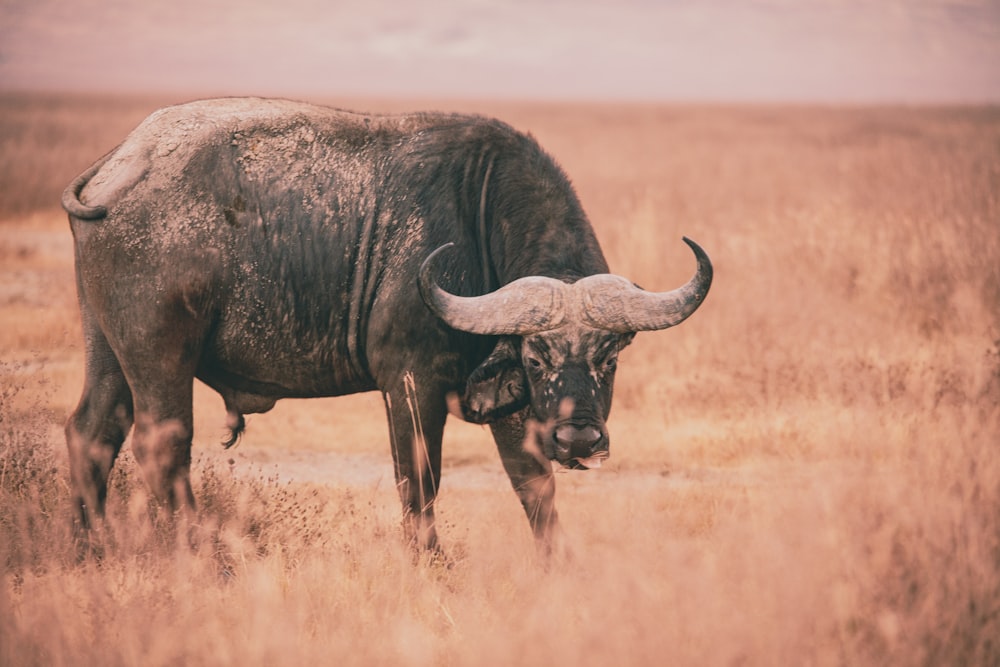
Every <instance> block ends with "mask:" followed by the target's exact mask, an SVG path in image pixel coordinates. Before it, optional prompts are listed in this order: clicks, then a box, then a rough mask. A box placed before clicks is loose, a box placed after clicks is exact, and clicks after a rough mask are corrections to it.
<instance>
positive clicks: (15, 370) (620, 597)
mask: <svg viewBox="0 0 1000 667" xmlns="http://www.w3.org/2000/svg"><path fill="white" fill-rule="evenodd" d="M168 101H180V100H152V99H110V98H101V99H97V98H85V97H65V98H57V97H41V96H35V97H18V96H11V95H8V96H5V97H2V98H0V360H2V365H0V506H2V510H0V580H2V583H0V664H3V665H82V664H101V665H108V666H113V665H181V664H183V665H197V664H240V665H244V664H249V665H302V664H331V665H332V664H337V665H380V664H384V665H479V664H484V665H581V666H588V665H608V664H620V665H890V664H891V665H996V664H1000V449H998V446H1000V437H998V436H1000V350H998V345H1000V109H996V108H994V109H972V108H945V109H931V108H918V109H914V108H873V109H867V108H852V109H838V108H805V107H803V108H778V107H766V106H756V107H732V108H728V107H696V106H678V107H667V106H665V107H656V106H646V107H644V106H630V107H616V106H611V105H608V106H600V105H593V106H570V105H551V104H550V105H531V104H513V103H507V104H493V105H490V104H485V103H480V104H477V105H462V104H458V103H450V104H446V103H435V104H426V103H424V104H422V103H417V102H413V103H407V104H402V103H393V104H389V103H385V102H381V103H375V102H371V103H364V102H343V101H337V102H338V103H340V104H342V105H345V106H367V107H369V108H390V107H392V108H397V109H398V108H403V107H408V108H413V107H428V106H434V107H438V108H449V109H464V110H475V111H481V112H485V113H490V114H492V115H497V116H500V117H502V118H504V119H506V120H508V121H509V122H511V123H512V124H514V125H515V126H517V127H519V128H522V129H525V130H529V131H531V132H532V134H534V136H535V137H537V138H538V139H539V141H540V142H541V143H542V145H543V146H545V147H546V148H547V149H548V150H549V151H550V152H551V153H552V154H553V155H554V156H555V157H556V158H557V159H558V160H559V162H560V163H561V164H562V165H563V167H564V168H565V169H566V171H567V172H568V173H569V174H570V176H571V178H572V179H573V180H574V183H575V184H576V187H577V190H578V193H579V194H580V197H581V199H582V200H583V203H584V206H585V207H586V208H587V210H588V211H589V213H590V216H591V219H592V221H593V223H594V226H595V227H596V229H597V233H598V237H599V238H600V239H601V241H602V243H603V246H604V248H605V252H606V254H607V255H608V258H609V261H610V263H611V265H612V268H613V270H615V271H616V272H618V273H621V274H624V275H627V276H629V277H631V278H632V279H633V280H635V281H636V282H638V283H639V284H641V285H643V286H644V287H646V288H654V289H668V288H672V287H674V286H676V285H679V284H680V283H681V282H683V281H684V280H686V279H687V278H688V277H689V275H690V274H691V273H692V272H693V270H694V262H693V260H692V258H691V256H690V252H689V251H688V250H687V248H686V247H685V246H684V245H683V244H682V243H681V242H680V237H681V236H682V235H688V236H690V237H692V238H694V239H695V240H697V241H698V242H699V243H700V244H702V245H703V246H704V248H705V249H706V250H707V251H708V252H709V254H710V255H711V257H712V259H713V261H714V263H715V266H716V279H715V284H714V286H713V287H712V292H711V294H710V295H709V298H708V300H707V302H706V304H705V306H704V307H703V308H702V309H701V310H700V311H699V312H698V313H697V314H695V316H694V317H692V318H691V320H690V321H688V322H686V323H685V324H683V325H682V326H680V327H678V328H676V329H672V330H670V331H667V332H661V333H654V334H642V335H640V336H638V337H637V339H636V342H635V343H634V344H633V345H632V346H631V347H630V348H629V349H628V350H626V352H625V353H623V355H622V364H621V370H620V371H619V375H618V377H619V379H618V386H617V391H616V398H615V409H614V411H613V414H612V418H611V422H610V424H609V426H610V430H611V434H612V442H613V447H612V459H611V461H610V462H609V463H608V464H607V465H606V466H605V467H604V468H602V469H601V470H599V471H590V472H585V473H575V472H573V473H566V474H560V475H559V476H558V486H559V491H558V496H557V497H558V503H559V507H560V510H561V513H562V516H563V522H564V524H565V528H566V532H567V536H568V540H569V543H570V545H571V547H572V550H573V555H572V557H571V559H569V560H567V561H565V562H563V561H559V562H556V563H553V564H552V566H551V567H549V568H545V567H543V564H542V563H541V562H540V561H539V559H538V557H537V556H536V554H535V552H534V547H533V544H532V541H531V537H530V532H529V530H528V526H527V522H526V521H525V519H524V516H523V514H522V512H521V509H520V507H519V505H518V503H517V500H516V498H515V495H514V494H513V492H512V491H511V490H510V488H509V484H508V482H507V481H506V478H505V477H504V476H503V473H502V471H501V467H500V463H499V459H498V456H497V454H496V452H495V451H494V449H493V446H492V443H491V440H490V437H489V434H488V432H487V431H486V430H483V429H481V428H479V427H473V426H469V425H466V424H461V423H452V424H450V425H449V431H448V434H447V436H446V443H445V471H444V480H443V491H442V494H441V496H440V500H439V510H438V519H439V522H440V525H439V534H440V535H441V538H442V541H443V543H444V546H445V548H446V549H447V551H448V554H449V556H450V560H449V561H448V562H447V563H444V562H442V561H440V560H435V559H418V560H417V561H416V562H414V560H413V557H412V555H411V554H410V553H409V552H407V550H406V549H405V548H404V547H403V545H402V540H401V528H400V522H399V509H398V504H397V501H396V497H395V491H394V488H393V482H392V474H391V466H390V457H389V452H388V444H387V435H386V426H385V423H384V419H383V414H382V408H381V402H380V399H379V398H378V397H377V396H376V395H362V396H356V397H347V398H342V399H334V400H314V401H287V402H284V403H281V404H279V405H278V407H277V408H276V409H275V410H274V411H272V412H271V413H268V414H266V415H257V416H254V417H252V418H251V420H250V423H249V430H248V433H247V436H246V437H245V439H244V441H243V442H242V443H241V445H240V446H239V447H238V448H236V449H235V450H233V451H230V452H224V451H223V450H222V448H221V447H220V446H219V445H218V442H219V440H220V439H221V436H222V433H223V422H224V410H223V408H222V403H221V400H220V399H218V398H217V397H216V396H215V395H214V394H213V393H212V392H211V391H210V390H207V389H205V388H204V387H198V388H197V391H196V403H197V404H196V434H195V456H196V460H195V472H194V475H195V479H194V483H195V490H196V495H197V500H198V502H199V521H200V522H201V523H202V525H203V526H205V527H207V528H209V529H210V530H205V531H202V534H203V535H206V536H207V537H205V538H204V539H202V540H201V542H200V543H199V544H198V546H197V549H195V550H193V551H192V550H190V549H188V548H186V547H184V548H178V547H177V545H176V544H175V541H174V539H173V538H171V536H170V535H171V532H170V530H169V529H168V527H167V524H168V522H167V521H165V520H164V519H165V518H164V517H163V516H162V512H160V511H159V510H158V509H157V508H156V506H155V505H152V504H151V503H150V502H149V500H148V498H147V496H146V494H145V490H144V487H143V483H142V482H141V480H140V478H139V476H138V475H137V473H136V471H135V468H134V465H133V464H132V463H131V461H130V458H129V456H128V454H127V451H128V450H127V445H126V454H125V456H124V460H122V461H121V463H120V465H119V467H118V469H117V472H116V474H115V477H114V479H113V484H112V491H111V494H110V501H109V502H110V509H109V511H110V515H111V516H110V519H109V527H108V535H107V547H106V549H105V552H104V555H103V557H102V558H101V559H90V560H85V561H83V562H78V561H77V558H76V552H75V549H74V547H73V544H72V541H71V539H70V533H69V520H68V518H67V517H68V513H67V505H68V489H67V473H66V465H65V453H64V443H63V441H62V435H61V427H62V422H63V420H64V419H65V418H66V416H67V415H68V413H69V411H70V410H71V409H72V407H73V405H74V404H75V402H76V400H77V398H78V396H79V391H80V389H81V386H82V365H83V359H82V357H83V355H82V342H81V339H80V330H79V329H80V327H79V321H78V314H77V310H76V304H75V295H74V288H73V279H72V244H71V238H70V234H69V230H68V226H67V224H66V220H65V215H64V214H63V213H61V211H60V210H58V196H59V193H60V191H61V189H62V188H63V186H64V185H65V184H66V183H67V182H68V181H69V180H70V179H71V178H72V177H73V176H75V175H76V174H77V173H78V172H80V171H82V170H83V169H84V168H85V167H86V166H87V165H88V164H89V163H90V162H91V161H92V160H94V159H96V158H97V157H98V156H100V155H101V154H103V153H104V152H105V151H106V150H107V149H109V148H111V147H112V146H114V145H115V144H116V143H117V142H118V141H119V140H120V139H121V138H122V137H124V135H125V133H126V132H127V131H128V130H129V129H130V128H131V127H132V126H134V125H135V124H136V123H137V122H138V121H139V120H141V118H142V117H144V116H145V115H146V113H148V112H149V111H151V110H152V109H154V108H155V107H156V106H158V105H160V104H161V103H163V102H168Z"/></svg>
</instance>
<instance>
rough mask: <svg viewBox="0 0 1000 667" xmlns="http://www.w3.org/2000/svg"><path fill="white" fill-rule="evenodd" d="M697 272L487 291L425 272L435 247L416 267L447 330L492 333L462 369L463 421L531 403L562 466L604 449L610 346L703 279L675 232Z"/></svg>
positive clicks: (683, 305) (546, 444) (613, 354)
mask: <svg viewBox="0 0 1000 667" xmlns="http://www.w3.org/2000/svg"><path fill="white" fill-rule="evenodd" d="M684 241H685V242H686V243H687V244H688V245H689V246H690V247H691V249H692V250H693V251H694V254H695V257H696V258H697V260H698V270H697V272H696V273H695V275H694V277H692V278H691V280H690V281H688V283H687V284H686V285H684V286H683V287H680V288H678V289H675V290H672V291H669V292H660V293H655V292H647V291H645V290H643V289H641V288H639V287H636V286H635V285H634V284H632V283H631V282H630V281H628V280H627V279H625V278H622V277H620V276H615V275H611V274H598V275H592V276H587V277H585V278H581V279H579V280H577V281H576V282H572V283H567V282H564V281H561V280H557V279H555V278H547V277H542V276H529V277H526V278H521V279H519V280H515V281H513V282H511V283H509V284H507V285H505V286H503V287H501V288H500V289H498V290H496V291H495V292H491V293H489V294H485V295H483V296H477V297H461V296H456V295H454V294H449V293H448V292H446V291H444V290H443V289H441V288H440V287H439V286H438V285H437V282H436V281H435V278H434V276H433V262H434V258H435V257H436V256H437V255H438V254H439V253H441V252H442V251H444V250H445V249H446V248H448V247H450V246H451V244H447V245H445V246H442V247H441V248H438V249H437V250H435V251H434V252H433V253H431V255H430V256H429V257H427V259H426V260H425V261H424V263H423V265H422V266H421V269H420V290H421V294H422V295H423V299H424V301H425V302H426V304H427V306H428V307H429V308H430V309H431V311H433V312H434V313H435V314H436V315H437V316H438V317H439V318H441V319H442V320H443V321H444V322H445V323H447V324H448V325H449V326H450V327H452V328H453V329H457V330H459V331H466V332H469V333H474V334H480V335H486V336H500V337H501V338H500V342H499V343H498V344H497V347H496V348H495V349H494V351H493V353H492V354H491V355H490V356H489V357H488V358H487V359H486V361H484V362H483V363H482V364H481V365H480V366H479V367H478V368H477V369H476V370H475V371H474V372H473V374H472V375H471V377H470V378H469V382H468V387H467V389H466V393H465V396H464V398H463V401H462V410H463V413H464V415H465V417H466V418H467V419H469V420H470V421H475V422H480V423H484V422H489V421H493V420H495V419H498V418H500V417H503V416H505V415H507V414H510V413H512V412H514V411H517V410H520V409H521V408H523V407H524V406H525V405H529V404H530V406H531V413H532V417H533V418H534V420H536V421H537V423H538V424H539V425H540V428H539V429H538V433H539V444H540V446H541V450H542V452H543V453H544V454H545V456H546V457H547V458H549V459H551V460H554V461H557V462H559V463H560V464H562V465H565V466H568V467H571V468H592V467H598V466H599V465H600V463H601V461H602V460H604V459H606V458H607V457H608V456H609V439H608V431H607V427H606V425H605V421H606V420H607V417H608V413H609V412H610V410H611V396H612V391H613V387H614V379H615V370H616V367H617V361H618V353H619V351H621V349H622V348H624V347H625V346H626V345H628V344H629V343H630V342H631V340H632V337H633V336H634V335H635V333H636V332H638V331H655V330H658V329H666V328H668V327H672V326H674V325H676V324H680V323H681V322H683V321H684V320H685V319H686V318H687V317H688V316H690V315H691V314H692V313H693V312H694V311H695V310H696V309H697V308H698V306H700V305H701V303H702V301H703V300H704V298H705V295H706V294H707V293H708V288H709V286H710V285H711V284H712V263H711V262H710V261H709V258H708V255H706V254H705V251H703V250H702V249H701V248H700V247H699V246H698V244H696V243H694V242H693V241H691V240H689V239H687V238H685V239H684Z"/></svg>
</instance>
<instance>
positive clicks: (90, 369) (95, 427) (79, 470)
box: [66, 311, 133, 530]
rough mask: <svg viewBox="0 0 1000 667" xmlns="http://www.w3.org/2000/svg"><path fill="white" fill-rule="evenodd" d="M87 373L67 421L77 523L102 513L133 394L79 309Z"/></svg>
mask: <svg viewBox="0 0 1000 667" xmlns="http://www.w3.org/2000/svg"><path fill="white" fill-rule="evenodd" d="M83 326H84V336H85V342H86V371H85V373H86V377H85V380H84V386H83V395H82V396H81V397H80V403H79V405H77V407H76V410H74V412H73V414H72V415H71V416H70V418H69V420H68V421H67V422H66V445H67V447H68V449H69V469H70V483H71V486H72V493H73V505H74V510H75V513H76V520H77V525H78V527H79V528H81V529H83V530H87V529H90V528H92V527H94V526H95V524H96V523H97V522H99V521H100V520H101V519H102V518H103V517H104V504H105V500H106V499H107V493H108V476H109V475H110V473H111V468H112V466H113V465H114V462H115V458H117V456H118V452H119V451H120V450H121V446H122V442H124V440H125V436H126V435H127V434H128V431H129V429H130V428H131V427H132V414H133V413H132V392H131V391H130V389H129V386H128V383H127V382H126V381H125V375H124V373H123V372H122V368H121V365H120V364H119V363H118V359H117V358H116V357H115V355H114V352H112V351H111V347H110V346H109V345H108V341H107V339H106V338H105V337H104V334H103V333H102V332H101V331H100V329H99V328H98V327H97V326H96V324H95V323H94V321H93V317H89V316H88V314H87V312H86V311H84V313H83Z"/></svg>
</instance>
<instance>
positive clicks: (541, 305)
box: [419, 243, 567, 336]
mask: <svg viewBox="0 0 1000 667" xmlns="http://www.w3.org/2000/svg"><path fill="white" fill-rule="evenodd" d="M454 245H455V244H454V243H446V244H444V245H443V246H441V247H440V248H438V249H437V250H435V251H434V252H432V253H431V254H430V255H428V257H427V259H425V260H424V263H423V264H421V265H420V280H419V284H420V295H421V296H422V297H423V299H424V303H426V304H427V307H428V308H430V309H431V311H432V312H433V313H434V314H435V315H437V316H438V317H440V318H441V319H442V320H444V321H445V322H446V323H447V324H448V326H450V327H451V328H453V329H458V330H459V331H467V332H469V333H474V334H481V335H484V336H525V335H529V334H532V333H538V332H540V331H548V330H549V329H554V328H555V327H557V326H559V325H560V324H562V323H563V322H564V321H565V319H566V306H565V302H566V299H565V297H564V295H565V293H566V288H567V285H566V283H563V282H562V281H559V280H556V279H554V278H543V277H539V276H529V277H527V278H521V279H519V280H515V281H514V282H512V283H509V284H507V285H504V286H503V287H501V288H500V289H498V290H496V291H495V292H490V293H489V294H484V295H483V296H472V297H468V296H456V295H454V294H449V293H448V292H446V291H444V290H443V289H441V288H440V287H438V285H437V282H436V281H435V279H434V276H433V273H434V271H433V264H434V260H435V258H436V257H437V256H438V255H439V254H440V253H441V252H442V251H444V250H446V249H447V248H450V247H452V246H454Z"/></svg>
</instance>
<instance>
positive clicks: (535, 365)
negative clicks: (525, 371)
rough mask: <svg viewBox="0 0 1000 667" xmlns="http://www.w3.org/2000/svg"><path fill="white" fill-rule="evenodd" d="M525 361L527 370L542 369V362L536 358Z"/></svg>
mask: <svg viewBox="0 0 1000 667" xmlns="http://www.w3.org/2000/svg"><path fill="white" fill-rule="evenodd" d="M525 361H527V362H528V368H531V369H532V370H539V369H541V367H542V362H541V360H540V359H539V358H538V357H528V358H527V359H526V360H525Z"/></svg>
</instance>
